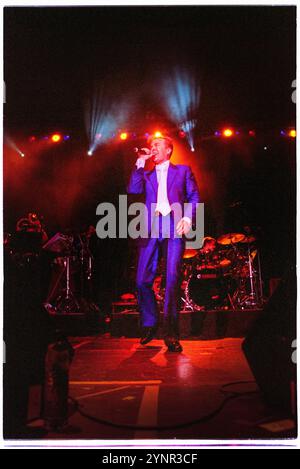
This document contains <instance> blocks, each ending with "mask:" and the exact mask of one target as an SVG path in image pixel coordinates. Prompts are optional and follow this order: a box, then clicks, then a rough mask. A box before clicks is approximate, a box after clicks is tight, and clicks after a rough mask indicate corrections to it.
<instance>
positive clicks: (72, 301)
mask: <svg viewBox="0 0 300 469" xmlns="http://www.w3.org/2000/svg"><path fill="white" fill-rule="evenodd" d="M70 260H71V256H67V257H65V258H64V267H65V274H66V288H65V289H64V290H63V291H62V293H61V295H60V296H59V297H58V299H57V304H56V310H57V312H58V313H70V312H77V311H79V309H80V306H79V303H78V301H77V299H76V298H75V295H74V293H73V291H72V289H71V286H70Z"/></svg>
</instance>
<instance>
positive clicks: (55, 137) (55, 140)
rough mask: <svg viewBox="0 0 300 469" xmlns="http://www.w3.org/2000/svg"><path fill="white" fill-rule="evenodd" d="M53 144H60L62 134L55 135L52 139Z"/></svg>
mask: <svg viewBox="0 0 300 469" xmlns="http://www.w3.org/2000/svg"><path fill="white" fill-rule="evenodd" d="M51 140H52V142H54V143H58V142H60V141H61V135H60V134H53V135H52V137H51Z"/></svg>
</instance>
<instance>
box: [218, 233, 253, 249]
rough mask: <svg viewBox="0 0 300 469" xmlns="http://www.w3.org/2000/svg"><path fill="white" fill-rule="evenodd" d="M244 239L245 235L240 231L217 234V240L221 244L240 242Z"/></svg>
mask: <svg viewBox="0 0 300 469" xmlns="http://www.w3.org/2000/svg"><path fill="white" fill-rule="evenodd" d="M244 239H245V235H244V234H242V233H227V234H225V235H222V236H219V238H218V239H217V242H218V243H219V244H221V245H222V246H228V245H231V244H237V243H242V242H243V241H244ZM244 242H246V241H244Z"/></svg>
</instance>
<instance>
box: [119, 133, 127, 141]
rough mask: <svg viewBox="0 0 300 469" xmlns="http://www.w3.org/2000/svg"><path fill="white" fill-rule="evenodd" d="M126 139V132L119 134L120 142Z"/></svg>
mask: <svg viewBox="0 0 300 469" xmlns="http://www.w3.org/2000/svg"><path fill="white" fill-rule="evenodd" d="M127 138H128V134H127V132H122V133H121V134H120V139H121V140H127Z"/></svg>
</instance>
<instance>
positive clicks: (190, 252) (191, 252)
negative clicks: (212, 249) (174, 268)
mask: <svg viewBox="0 0 300 469" xmlns="http://www.w3.org/2000/svg"><path fill="white" fill-rule="evenodd" d="M197 254H198V251H197V249H186V250H185V251H184V253H183V259H192V258H193V257H195V256H197Z"/></svg>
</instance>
